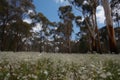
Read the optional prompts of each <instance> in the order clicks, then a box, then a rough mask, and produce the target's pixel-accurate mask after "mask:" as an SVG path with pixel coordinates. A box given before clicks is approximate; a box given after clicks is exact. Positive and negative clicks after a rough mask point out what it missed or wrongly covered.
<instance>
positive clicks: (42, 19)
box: [35, 13, 53, 52]
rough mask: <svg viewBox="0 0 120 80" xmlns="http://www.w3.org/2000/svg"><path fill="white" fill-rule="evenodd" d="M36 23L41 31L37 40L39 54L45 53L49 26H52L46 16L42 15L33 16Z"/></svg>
mask: <svg viewBox="0 0 120 80" xmlns="http://www.w3.org/2000/svg"><path fill="white" fill-rule="evenodd" d="M35 20H36V23H39V24H40V25H41V26H39V27H41V30H40V31H39V38H40V40H41V41H40V46H41V47H40V48H41V49H40V52H41V51H47V50H48V49H47V47H48V43H49V36H50V35H51V34H50V25H51V26H52V25H53V24H52V22H50V21H49V20H48V19H47V17H46V16H44V14H42V13H38V14H37V15H36V16H35ZM47 52H48V51H47Z"/></svg>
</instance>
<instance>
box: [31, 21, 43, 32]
mask: <svg viewBox="0 0 120 80" xmlns="http://www.w3.org/2000/svg"><path fill="white" fill-rule="evenodd" d="M40 30H42V24H40V23H37V24H36V26H35V27H33V31H34V32H38V31H40Z"/></svg>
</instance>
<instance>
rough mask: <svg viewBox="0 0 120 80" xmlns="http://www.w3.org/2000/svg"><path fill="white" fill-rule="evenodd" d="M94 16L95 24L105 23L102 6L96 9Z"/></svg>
mask: <svg viewBox="0 0 120 80" xmlns="http://www.w3.org/2000/svg"><path fill="white" fill-rule="evenodd" d="M96 16H97V22H98V23H99V24H104V22H105V15H104V9H103V7H102V6H98V7H97V12H96Z"/></svg>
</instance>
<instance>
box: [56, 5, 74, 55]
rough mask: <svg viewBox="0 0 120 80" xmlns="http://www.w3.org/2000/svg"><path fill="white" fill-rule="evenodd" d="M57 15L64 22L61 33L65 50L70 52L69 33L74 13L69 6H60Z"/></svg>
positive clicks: (70, 32)
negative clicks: (64, 42)
mask: <svg viewBox="0 0 120 80" xmlns="http://www.w3.org/2000/svg"><path fill="white" fill-rule="evenodd" d="M58 13H59V17H60V19H61V20H62V21H63V23H64V27H63V33H64V36H65V40H66V50H68V51H67V52H69V53H71V42H70V41H71V34H72V31H73V28H72V27H73V24H72V21H73V19H74V15H73V13H72V7H71V6H69V5H68V6H62V7H60V8H59V12H58Z"/></svg>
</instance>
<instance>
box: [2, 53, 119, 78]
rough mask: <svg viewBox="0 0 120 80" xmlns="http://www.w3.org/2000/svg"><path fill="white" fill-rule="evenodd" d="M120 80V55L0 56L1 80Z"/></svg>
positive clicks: (26, 54)
mask: <svg viewBox="0 0 120 80" xmlns="http://www.w3.org/2000/svg"><path fill="white" fill-rule="evenodd" d="M26 79H27V80H120V54H119V55H115V54H62V53H39V52H16V53H14V52H0V80H26Z"/></svg>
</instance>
